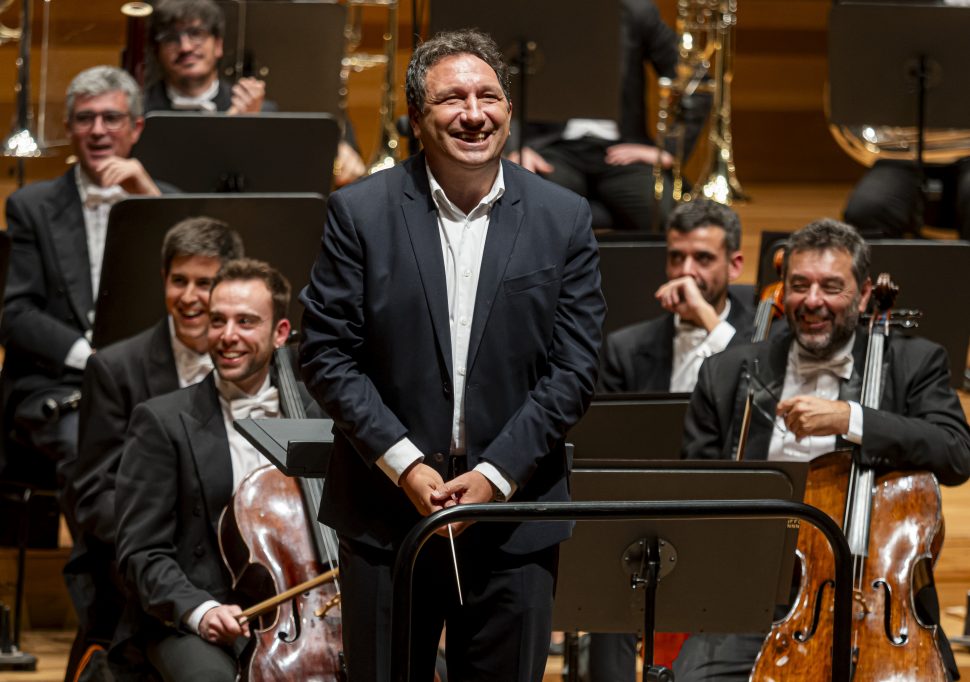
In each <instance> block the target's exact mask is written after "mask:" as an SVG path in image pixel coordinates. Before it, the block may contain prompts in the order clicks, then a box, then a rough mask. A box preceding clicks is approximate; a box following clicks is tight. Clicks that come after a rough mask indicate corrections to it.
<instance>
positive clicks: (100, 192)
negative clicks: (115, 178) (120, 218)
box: [84, 185, 127, 209]
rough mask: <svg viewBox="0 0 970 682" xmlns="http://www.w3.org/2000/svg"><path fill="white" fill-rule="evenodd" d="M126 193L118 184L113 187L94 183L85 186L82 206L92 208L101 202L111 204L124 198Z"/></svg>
mask: <svg viewBox="0 0 970 682" xmlns="http://www.w3.org/2000/svg"><path fill="white" fill-rule="evenodd" d="M126 194H127V193H126V192H125V190H123V189H121V187H119V186H118V185H115V186H114V187H98V186H96V185H95V186H91V187H87V188H85V191H84V206H85V208H92V209H94V208H98V207H99V206H101V205H103V204H107V205H108V206H113V205H114V204H117V203H118V202H119V201H121V200H122V199H124V198H125V196H126Z"/></svg>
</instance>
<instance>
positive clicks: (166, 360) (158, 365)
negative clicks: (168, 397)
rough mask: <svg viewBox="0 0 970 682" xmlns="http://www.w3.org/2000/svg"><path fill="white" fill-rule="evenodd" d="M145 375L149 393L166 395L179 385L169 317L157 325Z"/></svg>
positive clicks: (149, 348)
mask: <svg viewBox="0 0 970 682" xmlns="http://www.w3.org/2000/svg"><path fill="white" fill-rule="evenodd" d="M145 377H146V382H147V384H148V390H149V395H153V396H154V395H164V394H166V393H171V392H172V391H175V390H177V389H178V387H179V377H178V370H177V369H176V368H175V352H174V351H173V350H172V335H171V333H170V332H169V329H168V318H167V317H164V318H162V321H161V322H159V323H158V324H156V325H155V330H154V331H153V332H152V338H151V340H150V341H149V344H148V362H147V364H146V367H145Z"/></svg>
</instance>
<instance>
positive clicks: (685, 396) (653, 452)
mask: <svg viewBox="0 0 970 682" xmlns="http://www.w3.org/2000/svg"><path fill="white" fill-rule="evenodd" d="M689 400H690V394H689V393H656V394H635V393H629V394H626V393H608V394H597V396H596V397H595V399H594V400H593V402H592V403H590V406H589V409H588V410H586V414H584V415H583V418H582V419H580V420H579V423H577V424H576V425H575V426H574V427H573V428H572V429H570V430H569V433H568V434H567V435H566V440H567V441H568V442H569V443H572V445H573V456H574V457H575V458H576V459H578V460H603V459H617V458H619V457H623V458H625V459H633V460H653V459H680V450H681V441H682V440H683V434H684V415H686V414H687V404H688V402H689Z"/></svg>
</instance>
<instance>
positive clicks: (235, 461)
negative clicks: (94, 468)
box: [116, 259, 316, 682]
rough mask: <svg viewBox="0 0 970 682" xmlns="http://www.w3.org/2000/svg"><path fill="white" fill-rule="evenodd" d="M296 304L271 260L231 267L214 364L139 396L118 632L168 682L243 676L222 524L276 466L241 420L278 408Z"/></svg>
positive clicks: (124, 521)
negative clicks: (283, 352)
mask: <svg viewBox="0 0 970 682" xmlns="http://www.w3.org/2000/svg"><path fill="white" fill-rule="evenodd" d="M289 300H290V285H289V283H288V282H287V281H286V279H285V278H284V277H283V276H282V275H281V274H280V273H279V272H278V271H277V270H275V269H274V268H272V267H270V266H269V265H267V264H266V263H263V262H261V261H255V260H252V259H237V260H232V261H229V262H228V263H226V264H225V265H224V266H223V267H222V269H221V270H220V271H219V274H218V275H217V276H216V278H215V280H214V282H213V284H212V288H211V291H210V294H209V331H208V346H209V354H210V356H211V357H212V362H213V365H214V366H215V372H213V373H211V374H209V376H208V377H206V379H205V380H203V381H202V382H201V383H199V384H195V385H193V386H189V387H187V388H183V389H181V390H179V391H176V392H174V393H169V394H167V395H164V396H159V397H156V398H152V399H150V400H148V401H146V402H144V403H142V404H140V405H139V406H138V407H136V408H135V411H134V413H133V415H132V418H131V425H130V427H129V430H128V437H127V439H126V442H125V449H124V452H123V454H122V457H121V464H120V466H119V469H118V478H117V493H116V508H117V518H118V531H117V546H118V559H119V566H120V569H121V572H122V574H123V576H124V578H125V581H126V583H127V585H128V587H129V588H130V591H131V594H132V597H133V600H130V601H129V605H128V607H129V608H128V611H127V612H126V614H125V617H124V619H123V620H122V623H121V624H120V625H119V629H118V633H117V634H116V638H117V640H118V641H119V642H120V641H121V640H122V639H123V638H124V637H125V636H131V637H134V638H136V641H137V642H138V643H139V644H141V645H142V646H143V648H144V651H145V653H146V656H147V658H148V660H149V662H150V663H151V664H152V666H153V667H154V668H155V670H156V671H157V672H158V674H159V675H160V676H161V678H162V679H163V680H166V682H168V681H170V680H187V679H197V680H206V681H207V682H209V681H212V682H215V681H217V680H225V681H226V682H232V681H233V680H235V679H236V657H237V656H238V655H239V654H240V653H241V651H242V648H243V646H244V644H245V641H244V640H245V637H246V636H248V634H249V629H248V626H246V625H240V624H239V622H238V621H237V619H236V616H237V615H238V614H239V613H240V611H241V609H240V607H239V606H238V604H237V603H236V595H234V594H233V591H232V589H231V588H232V579H231V576H230V574H229V571H228V569H227V568H226V567H225V566H224V565H223V562H222V558H221V556H220V553H219V548H218V539H217V536H216V528H217V522H218V520H219V515H220V513H221V512H222V510H223V508H224V507H225V506H226V504H227V503H228V502H229V500H230V497H231V495H232V493H233V490H235V489H236V487H237V486H238V485H239V483H240V482H241V481H242V480H243V478H245V476H246V475H247V474H248V473H249V472H251V471H253V470H254V469H256V468H258V467H260V466H262V465H264V464H266V463H268V460H266V459H265V458H264V457H263V456H262V454H260V453H259V452H258V451H257V450H256V449H255V448H254V447H253V446H252V445H250V444H249V443H248V442H247V441H246V440H245V439H244V438H243V437H242V436H241V435H240V434H238V433H237V432H236V431H235V429H234V428H233V427H232V422H233V421H235V420H237V419H242V418H245V417H251V418H272V417H277V416H280V414H279V412H280V408H279V396H278V391H277V388H276V386H275V385H274V384H273V378H272V376H271V374H270V359H271V358H272V355H273V351H274V349H275V348H278V347H280V346H282V345H283V344H284V343H285V342H286V339H287V337H288V335H289V332H290V323H289V321H288V320H287V319H286V317H285V315H286V310H287V307H288V305H289ZM307 403H308V408H309V409H310V410H314V411H315V410H316V407H315V406H314V404H313V403H312V401H309V400H307Z"/></svg>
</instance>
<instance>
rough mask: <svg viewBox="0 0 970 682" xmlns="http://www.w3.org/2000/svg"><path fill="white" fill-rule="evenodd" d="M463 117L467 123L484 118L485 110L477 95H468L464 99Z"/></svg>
mask: <svg viewBox="0 0 970 682" xmlns="http://www.w3.org/2000/svg"><path fill="white" fill-rule="evenodd" d="M463 113H464V118H465V120H466V121H467V122H469V123H480V122H482V121H484V120H485V112H484V111H482V107H481V105H480V104H479V102H478V98H477V97H469V98H468V99H467V100H465V110H464V112H463Z"/></svg>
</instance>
